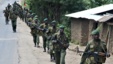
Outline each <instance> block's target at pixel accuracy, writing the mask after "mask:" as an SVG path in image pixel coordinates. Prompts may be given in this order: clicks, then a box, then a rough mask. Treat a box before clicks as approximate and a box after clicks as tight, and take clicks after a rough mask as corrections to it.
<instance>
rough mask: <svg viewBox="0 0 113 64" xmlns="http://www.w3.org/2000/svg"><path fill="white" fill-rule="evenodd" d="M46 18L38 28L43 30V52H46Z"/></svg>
mask: <svg viewBox="0 0 113 64" xmlns="http://www.w3.org/2000/svg"><path fill="white" fill-rule="evenodd" d="M47 20H48V19H47V18H45V19H44V21H43V23H42V24H41V25H40V28H41V29H42V31H43V35H42V37H43V48H44V51H43V52H46V41H47V38H46V30H47V29H48V22H47Z"/></svg>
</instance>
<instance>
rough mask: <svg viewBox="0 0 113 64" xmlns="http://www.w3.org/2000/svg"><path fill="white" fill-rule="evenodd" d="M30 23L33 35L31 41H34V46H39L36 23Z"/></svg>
mask: <svg viewBox="0 0 113 64" xmlns="http://www.w3.org/2000/svg"><path fill="white" fill-rule="evenodd" d="M31 24H32V27H30V28H31V34H32V36H33V42H34V46H35V47H36V46H39V44H38V42H37V28H36V26H37V25H36V24H35V23H33V22H32V23H31Z"/></svg>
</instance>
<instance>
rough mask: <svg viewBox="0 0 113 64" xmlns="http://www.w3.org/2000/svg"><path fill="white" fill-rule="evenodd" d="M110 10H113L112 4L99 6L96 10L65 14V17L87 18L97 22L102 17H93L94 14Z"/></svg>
mask: <svg viewBox="0 0 113 64" xmlns="http://www.w3.org/2000/svg"><path fill="white" fill-rule="evenodd" d="M112 9H113V4H108V5H103V6H99V7H96V8H92V9H88V10H84V11H80V12H76V13H71V14H67V15H65V16H67V17H73V18H87V19H93V20H95V21H97V20H99V19H100V18H102V17H103V16H99V15H94V14H97V13H101V12H105V11H108V10H112Z"/></svg>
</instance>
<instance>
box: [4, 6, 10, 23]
mask: <svg viewBox="0 0 113 64" xmlns="http://www.w3.org/2000/svg"><path fill="white" fill-rule="evenodd" d="M3 13H4V16H5V21H6V24H8V23H9V13H10V11H9V10H8V8H7V7H6V8H5V10H4V11H3Z"/></svg>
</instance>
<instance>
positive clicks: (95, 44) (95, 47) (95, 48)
mask: <svg viewBox="0 0 113 64" xmlns="http://www.w3.org/2000/svg"><path fill="white" fill-rule="evenodd" d="M100 27H101V26H99V27H98V28H97V29H96V30H94V31H92V33H91V35H92V37H93V39H92V40H91V41H89V43H88V44H87V46H86V49H85V51H84V53H83V56H82V58H81V63H80V64H102V63H105V60H106V57H107V56H109V54H108V53H107V48H106V43H105V42H103V41H101V40H100V39H99V31H100ZM95 36H96V37H95ZM97 36H98V38H97ZM95 38H96V39H95ZM100 54H101V55H100Z"/></svg>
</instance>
